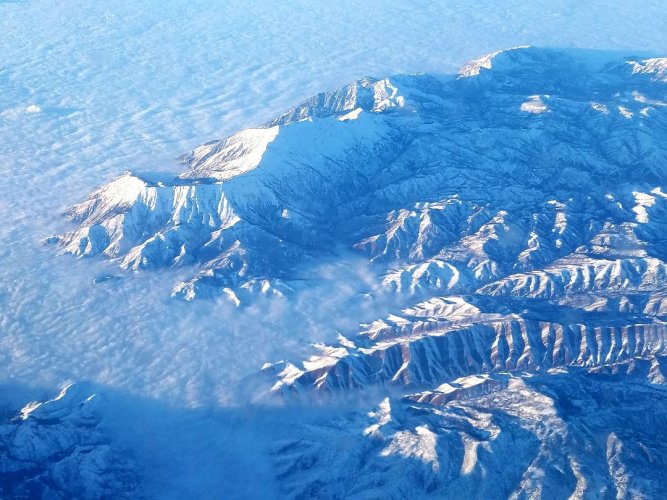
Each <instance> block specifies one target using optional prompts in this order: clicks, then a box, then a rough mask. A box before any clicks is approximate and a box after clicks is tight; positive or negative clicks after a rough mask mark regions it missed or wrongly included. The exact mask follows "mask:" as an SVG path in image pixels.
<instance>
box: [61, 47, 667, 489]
mask: <svg viewBox="0 0 667 500" xmlns="http://www.w3.org/2000/svg"><path fill="white" fill-rule="evenodd" d="M666 113H667V60H666V59H662V58H651V57H644V56H632V55H626V54H618V53H601V52H595V51H581V50H557V49H540V48H517V49H511V50H506V51H501V52H497V53H495V54H491V55H489V56H486V57H482V58H480V59H477V60H475V61H472V62H470V63H469V64H467V65H465V66H464V67H463V68H462V69H461V70H460V72H459V73H458V74H457V75H452V76H439V75H438V76H436V75H401V76H396V77H390V78H387V79H382V80H376V79H372V78H367V79H363V80H360V81H358V82H354V83H352V84H350V85H348V86H346V87H343V88H342V89H339V90H337V91H333V92H329V93H324V94H320V95H318V96H315V97H313V98H312V99H309V100H308V101H306V102H305V103H303V104H302V105H300V106H297V107H296V108H294V109H292V110H290V111H288V112H286V113H284V114H283V115H280V116H279V117H277V118H276V119H275V120H272V121H271V122H269V123H267V124H266V125H265V126H262V127H258V128H256V129H249V130H244V131H241V132H239V133H237V134H234V135H232V136H230V137H228V138H226V139H223V140H221V141H217V142H213V143H209V144H206V145H204V146H201V147H200V148H197V149H195V150H194V151H192V152H191V153H189V154H187V155H185V156H184V162H185V164H186V167H187V169H186V171H185V173H183V174H182V175H180V176H179V177H177V178H171V177H169V176H162V175H160V176H158V175H155V174H146V175H142V174H138V173H137V174H135V173H127V174H125V175H124V176H122V177H120V178H118V179H116V180H114V181H113V182H111V183H110V184H107V185H105V186H103V187H101V188H100V189H98V190H97V191H95V192H94V193H93V194H92V195H91V196H90V197H89V198H88V199H87V200H86V201H84V202H82V203H80V204H78V205H75V206H74V207H72V209H71V210H70V211H69V213H68V214H69V216H70V218H71V219H72V220H73V222H74V223H75V224H76V226H77V227H75V228H74V229H73V230H72V231H70V232H67V233H65V234H62V235H58V236H54V237H53V238H51V240H50V241H51V242H53V243H57V244H59V245H60V248H61V249H62V250H63V251H64V252H67V253H71V254H74V255H77V256H88V257H93V256H102V257H105V258H109V259H111V260H112V261H113V262H115V263H117V264H118V265H119V266H120V267H121V268H123V269H125V270H126V271H125V272H132V271H138V272H151V270H153V269H157V268H166V269H174V268H183V269H184V270H186V271H187V272H188V273H190V277H189V278H188V279H187V280H185V281H183V282H176V283H174V287H173V290H171V291H169V290H166V291H165V293H166V294H167V293H169V292H171V293H172V294H173V295H174V298H175V300H180V299H186V300H202V299H203V300H206V298H212V297H215V296H218V295H221V294H222V295H224V296H226V297H227V298H229V300H230V301H231V302H232V303H233V304H234V305H237V306H239V307H240V308H243V307H246V306H248V305H252V304H253V303H255V302H256V301H257V300H258V299H259V298H260V297H264V296H266V295H269V296H274V297H275V296H277V297H275V299H276V300H287V301H289V300H290V298H291V297H292V296H294V294H297V293H298V292H299V291H301V290H304V289H306V290H307V289H309V288H310V287H315V286H319V285H321V283H320V281H321V279H322V278H321V276H320V275H319V274H318V273H317V272H316V269H317V268H318V266H319V265H322V264H326V263H332V262H333V263H342V264H343V265H344V264H345V262H347V259H349V258H350V255H354V256H356V257H357V258H358V257H362V258H363V259H365V260H366V261H368V262H369V269H370V271H371V277H370V279H369V281H368V282H366V283H362V285H361V287H360V285H359V284H358V283H350V287H351V289H354V290H358V293H359V300H363V297H364V296H365V295H371V296H372V297H373V298H375V299H379V298H380V299H381V298H382V297H392V299H391V300H394V301H396V303H402V304H404V307H401V308H398V309H397V310H395V311H393V312H392V313H391V314H390V315H388V316H387V317H383V318H377V319H376V320H375V321H373V322H371V323H369V324H363V325H361V326H360V327H359V328H358V330H356V331H355V330H352V331H345V332H341V335H340V338H339V342H338V343H337V344H334V345H317V346H314V348H313V354H312V356H311V357H310V358H308V359H306V360H299V359H290V360H284V361H277V362H276V360H267V362H268V363H267V364H266V365H265V366H264V367H263V368H262V370H261V373H258V375H257V377H255V378H253V379H252V380H250V381H248V382H247V384H245V385H244V391H245V394H243V398H247V399H248V400H251V401H254V404H257V405H260V407H261V405H267V404H273V403H274V402H275V401H282V402H283V403H284V404H285V405H287V406H288V407H291V405H292V404H296V403H298V404H299V405H302V406H301V407H302V408H304V412H305V413H307V412H308V411H307V410H308V409H309V408H311V409H312V408H314V407H318V406H319V405H321V404H326V402H327V401H329V402H330V401H337V400H339V399H340V398H342V399H345V398H348V399H350V398H352V399H356V398H362V399H363V398H367V399H368V403H367V406H368V407H367V408H366V409H363V408H362V409H358V410H355V411H350V412H348V413H346V414H345V415H344V416H341V415H338V416H336V417H335V418H333V417H332V418H329V419H327V418H324V417H322V418H320V417H318V418H314V417H313V419H314V420H315V421H311V418H310V417H304V422H303V425H301V424H300V423H297V424H296V425H295V427H296V429H289V428H282V429H280V431H277V435H279V439H278V438H277V439H276V442H275V443H274V444H273V445H272V447H271V457H272V458H271V460H272V463H273V466H274V468H275V477H276V478H277V479H276V480H277V483H278V485H279V488H280V489H281V492H282V494H284V495H286V496H290V497H297V498H308V497H313V496H324V497H345V496H350V495H351V496H355V497H368V498H374V497H377V496H386V497H401V496H402V497H405V496H408V497H411V496H416V497H424V496H426V497H428V496H436V497H437V496H442V495H443V494H448V495H451V496H458V495H464V494H471V493H470V492H471V491H473V489H474V492H475V493H474V494H477V495H478V496H479V498H505V497H507V496H515V497H517V498H519V497H527V496H531V495H536V494H537V495H539V494H540V493H541V492H546V491H548V492H549V493H550V494H552V495H553V496H556V497H567V496H569V495H575V496H576V497H586V496H590V497H598V496H608V497H614V496H618V497H625V496H638V495H639V496H641V495H645V496H646V497H649V498H652V497H656V496H658V495H659V493H660V492H661V491H663V490H664V488H665V486H666V485H665V484H664V481H663V479H662V476H663V474H661V473H660V471H662V470H664V467H665V466H667V450H666V449H665V444H664V443H665V439H664V438H665V436H663V435H662V434H663V433H662V431H661V430H660V429H662V428H664V424H665V423H666V417H667V412H666V411H665V404H664V403H665V400H664V398H665V394H666V393H665V386H664V381H665V375H666V374H667V372H666V371H665V370H666V369H667V365H665V359H667V358H665V355H666V354H667V352H666V349H667V345H666V344H665V342H666V340H667V339H666V335H667V328H666V327H665V323H664V320H665V316H667V280H666V277H667V276H666V275H667V268H666V265H665V255H666V254H667V253H666V251H667V247H666V245H667V240H666V239H665V236H664V235H665V234H667V232H666V229H667V182H666V180H667V179H666V178H667V167H666V165H667V146H666V144H667V141H666V139H667V114H666ZM120 273H121V274H120V275H123V274H122V273H123V271H121V272H120ZM330 279H331V280H332V281H336V279H338V280H339V281H340V280H345V279H354V278H353V277H351V276H344V275H341V276H339V277H334V278H330ZM102 286H104V285H102ZM364 287H366V289H364ZM325 289H326V288H325ZM397 296H398V298H396V297H397ZM258 368H259V367H258ZM361 406H362V407H363V405H361ZM332 442H335V443H342V444H341V445H340V446H341V448H340V449H338V448H335V449H333V450H332V449H331V447H330V446H328V443H332ZM341 456H343V457H345V459H344V460H341V458H340V457H341ZM342 478H353V479H354V480H348V481H342Z"/></svg>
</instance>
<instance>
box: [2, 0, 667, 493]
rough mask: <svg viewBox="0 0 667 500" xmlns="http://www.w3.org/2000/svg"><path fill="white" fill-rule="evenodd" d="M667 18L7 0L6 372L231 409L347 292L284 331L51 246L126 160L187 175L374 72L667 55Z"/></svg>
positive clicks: (480, 8) (583, 11) (457, 5)
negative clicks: (545, 52)
mask: <svg viewBox="0 0 667 500" xmlns="http://www.w3.org/2000/svg"><path fill="white" fill-rule="evenodd" d="M666 25H667V11H666V10H665V9H664V3H663V2H661V1H646V2H622V1H612V2H609V1H607V2H591V3H590V4H589V5H588V6H587V7H585V8H584V7H581V6H580V3H579V2H573V1H566V0H562V1H536V2H519V1H485V2H481V3H480V2H475V3H471V2H467V1H463V0H460V1H452V2H446V3H445V2H433V3H424V2H416V1H412V2H410V1H404V2H398V1H396V2H394V1H391V2H382V3H368V2H364V1H356V2H353V1H341V2H326V3H325V2H321V3H318V4H315V3H313V2H305V1H304V2H297V1H291V2H280V3H277V2H268V1H256V2H240V1H235V2H224V3H223V2H220V3H213V2H206V1H189V2H185V1H182V2H175V1H161V2H139V1H123V2H119V1H107V2H97V3H92V2H85V1H78V2H76V1H64V2H48V1H45V0H42V1H25V2H0V91H1V92H0V181H1V185H2V188H3V196H2V197H0V218H1V219H2V223H1V224H0V242H1V243H2V244H1V245H0V366H2V374H1V375H0V377H2V382H5V383H8V384H9V385H8V386H7V387H13V386H12V384H20V386H21V387H24V386H25V385H28V386H38V387H56V386H59V385H62V384H64V383H66V382H67V381H70V380H88V381H91V382H93V383H96V384H104V385H108V386H112V387H114V388H115V389H117V390H118V391H120V392H121V393H126V394H132V395H137V396H142V397H147V398H155V399H157V400H158V401H159V402H160V403H164V404H170V405H172V406H173V405H175V406H177V407H178V406H181V407H185V406H198V405H199V406H217V405H219V404H228V403H229V401H230V396H231V395H233V387H234V383H235V381H236V380H238V379H239V378H240V377H241V376H243V375H245V374H247V373H250V372H253V371H255V370H256V368H257V367H258V366H260V364H261V363H262V362H263V361H265V360H267V359H280V358H281V357H282V355H283V354H284V353H287V352H290V353H291V354H292V355H295V353H297V352H298V350H299V349H303V348H304V347H307V344H308V342H312V341H319V340H323V339H324V337H326V336H327V335H333V332H332V331H330V330H327V329H320V328H317V324H315V325H313V324H310V322H308V321H307V320H306V318H310V321H315V322H317V321H319V320H322V319H324V318H326V319H327V320H329V316H328V314H329V313H330V312H331V311H335V310H336V309H335V303H332V304H331V305H330V306H328V307H327V309H328V310H325V311H321V312H319V313H318V314H313V311H312V310H309V309H307V308H306V309H305V310H304V309H302V311H301V316H303V318H304V319H303V320H302V323H303V325H304V327H303V328H299V329H298V333H296V334H295V333H294V332H293V331H291V332H290V333H289V335H280V333H281V330H282V329H283V328H282V327H281V325H284V324H285V322H286V321H287V320H286V319H285V318H286V317H290V315H291V312H292V311H291V310H290V309H288V310H282V309H278V310H272V311H271V313H270V314H255V315H253V314H250V315H249V316H248V317H249V318H250V319H249V320H248V321H246V322H245V323H237V326H234V327H232V326H231V325H230V322H229V315H228V309H227V308H225V307H224V306H223V305H221V304H219V303H216V302H204V303H201V304H196V305H193V304H184V303H180V302H175V301H172V300H170V299H169V297H168V295H167V294H165V293H164V290H168V289H169V288H170V285H171V284H172V283H173V282H174V276H173V274H170V276H169V277H167V278H165V277H164V276H163V275H161V274H160V273H154V274H150V275H149V274H143V275H141V276H136V277H132V279H121V280H107V281H105V282H103V283H99V284H97V285H94V284H93V281H94V280H95V279H96V278H97V277H99V276H104V275H108V274H110V273H113V272H115V270H114V269H113V268H111V267H109V266H108V265H106V264H104V263H101V262H91V261H85V262H84V261H77V260H74V259H70V258H63V257H58V256H56V255H55V254H54V252H52V251H51V250H50V249H44V248H43V247H42V246H41V240H42V239H43V238H45V237H46V236H48V235H50V234H53V233H56V232H60V231H61V230H63V229H65V227H66V225H65V224H66V223H65V222H64V221H63V218H62V217H61V213H62V211H63V210H64V209H65V207H67V206H69V205H71V204H72V203H73V202H76V201H80V198H81V194H82V193H88V192H90V191H92V190H93V189H94V188H95V187H96V186H97V185H100V184H101V183H103V182H104V181H108V180H111V179H112V178H114V177H116V176H117V175H118V174H120V173H121V172H122V171H124V170H125V169H129V168H131V169H133V170H136V169H142V170H146V171H150V170H156V171H158V170H159V171H164V170H165V169H172V170H173V171H176V170H177V169H178V166H177V165H176V164H175V162H174V160H173V158H175V157H176V156H177V155H179V154H181V153H182V152H184V151H186V150H188V149H190V148H192V147H194V146H196V145H198V144H200V143H203V142H206V141H208V140H211V139H215V138H219V137H222V136H224V135H226V134H228V133H230V132H232V131H234V130H237V129H239V128H241V127H245V126H251V125H256V124H259V123H262V122H264V121H266V120H267V119H269V118H271V117H273V116H275V115H276V114H277V113H278V112H280V111H282V110H284V109H286V108H288V107H289V106H290V105H292V104H295V103H297V102H299V101H301V100H302V99H303V98H305V97H307V96H309V95H312V94H314V93H316V92H318V91H321V90H324V89H330V88H334V87H337V86H339V85H341V84H343V83H346V82H348V81H351V80H353V79H355V78H358V77H361V76H364V75H377V76H384V75H389V74H395V73H409V72H422V71H423V72H436V73H446V72H451V71H454V70H455V69H456V68H457V67H458V66H459V65H460V64H462V63H463V62H465V61H466V60H468V59H470V58H472V57H475V56H478V55H480V54H483V53H486V52H489V51H493V50H497V49H499V48H503V47H510V46H516V45H523V44H533V45H551V46H571V47H586V48H599V49H622V50H624V51H626V52H628V53H630V52H632V51H633V50H638V51H641V52H646V51H655V52H656V53H663V54H664V53H665V52H667V31H665V30H664V26H666ZM358 272H360V273H362V272H363V269H360V270H359V271H358ZM165 279H166V281H167V283H166V284H165V283H160V282H161V281H163V280H165ZM98 281H99V280H98ZM302 307H303V304H302ZM318 309H319V308H318ZM336 321H342V320H340V319H339V320H336V319H335V318H334V321H333V322H330V323H329V326H331V325H333V324H335V323H336ZM239 325H241V326H239ZM274 325H277V326H274ZM295 357H298V356H295ZM7 390H8V391H9V390H10V389H7ZM3 399H12V398H11V397H10V396H7V397H6V398H3ZM201 429H202V433H203V434H206V433H208V432H209V426H206V425H202V426H201ZM195 434H196V433H195ZM192 439H193V440H196V437H193V438H192ZM184 446H185V445H184ZM145 448H146V449H152V445H146V447H145ZM144 455H146V456H148V454H147V453H146V452H145V451H144ZM168 478H169V475H168V474H165V476H164V477H163V479H165V480H167V479H168ZM193 488H194V489H193V490H191V491H194V492H197V490H196V487H195V486H193Z"/></svg>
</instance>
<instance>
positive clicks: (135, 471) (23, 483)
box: [0, 385, 143, 499]
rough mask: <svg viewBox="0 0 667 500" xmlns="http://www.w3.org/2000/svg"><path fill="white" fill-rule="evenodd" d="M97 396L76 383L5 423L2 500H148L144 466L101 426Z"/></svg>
mask: <svg viewBox="0 0 667 500" xmlns="http://www.w3.org/2000/svg"><path fill="white" fill-rule="evenodd" d="M96 398H97V396H96V395H95V394H94V393H91V392H90V391H87V390H86V387H85V386H81V385H72V386H69V387H67V388H65V389H63V391H62V392H61V393H60V395H59V396H58V397H56V398H55V399H53V400H50V401H46V402H42V403H38V402H35V403H30V404H29V405H27V406H26V407H25V408H23V409H22V410H21V411H20V413H19V414H18V415H17V416H15V417H14V418H12V419H11V420H9V421H7V422H3V423H2V424H0V497H2V498H44V499H47V498H49V499H51V498H53V499H68V498H82V499H83V498H91V499H92V498H128V499H130V498H143V493H142V489H141V483H140V480H139V467H138V465H137V464H135V463H134V462H133V461H132V460H131V458H129V455H128V452H127V450H123V449H121V448H119V447H117V446H115V445H113V444H110V442H109V438H108V437H107V436H106V435H105V433H104V431H102V430H101V429H100V428H99V420H100V417H99V415H98V411H97V405H96V402H97V399H96Z"/></svg>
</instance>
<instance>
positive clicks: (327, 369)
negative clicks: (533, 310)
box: [265, 318, 667, 394]
mask: <svg viewBox="0 0 667 500" xmlns="http://www.w3.org/2000/svg"><path fill="white" fill-rule="evenodd" d="M421 326H422V325H419V327H418V328H417V330H418V331H417V332H413V333H412V334H411V335H407V334H406V332H402V334H397V336H396V337H395V338H393V339H390V340H381V341H378V342H376V343H374V344H371V345H370V346H368V347H352V346H351V345H349V344H348V345H347V346H342V347H337V348H333V347H324V346H322V347H321V348H320V349H321V350H322V355H321V356H313V357H311V358H310V359H309V360H308V361H307V362H305V363H304V368H303V369H301V368H298V367H296V366H294V365H291V364H287V365H280V364H277V365H270V366H267V367H266V368H265V371H268V370H271V371H273V372H274V373H276V375H277V378H278V381H277V382H276V384H275V385H274V387H273V389H272V391H274V392H280V393H285V394H289V392H290V390H291V389H295V390H299V391H300V390H311V389H314V390H323V391H339V390H347V389H356V388H361V387H366V386H370V385H375V384H380V385H383V384H390V385H399V386H417V387H423V386H428V385H432V384H435V383H443V382H445V381H447V380H452V379H454V378H457V377H462V376H466V375H474V374H479V373H486V372H495V371H508V370H509V371H515V370H516V371H535V370H545V369H548V368H553V367H559V366H581V367H586V368H591V367H596V366H606V365H614V364H616V363H619V362H622V361H625V360H628V359H631V358H650V357H655V356H662V355H665V354H667V325H665V324H663V323H648V324H631V325H624V326H595V325H589V324H561V323H553V322H544V321H535V320H526V319H522V318H511V319H510V318H508V319H505V320H502V321H490V322H488V323H486V322H478V323H476V324H474V325H470V326H464V327H456V326H453V327H449V328H438V327H437V325H434V326H430V325H429V328H428V329H423V328H420V327H421ZM431 328H432V329H431Z"/></svg>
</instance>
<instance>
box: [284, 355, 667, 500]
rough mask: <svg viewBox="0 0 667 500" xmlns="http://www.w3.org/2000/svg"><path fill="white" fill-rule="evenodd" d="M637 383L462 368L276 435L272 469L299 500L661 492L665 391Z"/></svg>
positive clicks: (576, 372) (622, 378)
mask: <svg viewBox="0 0 667 500" xmlns="http://www.w3.org/2000/svg"><path fill="white" fill-rule="evenodd" d="M662 362H663V363H664V361H662ZM642 369H645V367H638V368H636V371H638V372H641V371H642ZM644 374H645V373H644ZM637 381H638V382H636V383H633V384H628V383H627V375H619V374H616V375H608V374H600V373H587V372H585V371H584V370H582V369H568V370H553V371H550V372H549V373H547V372H542V373H540V374H538V375H528V374H516V375H509V374H506V373H500V374H496V375H493V376H488V375H484V376H470V377H464V378H461V379H457V380H455V381H452V382H451V383H448V384H443V385H441V386H438V387H436V388H435V389H432V390H428V391H424V392H419V393H410V394H407V395H405V396H404V397H402V398H401V397H399V398H386V399H384V400H383V401H381V402H380V403H379V404H378V405H377V407H376V408H374V409H373V410H372V411H370V412H369V413H368V414H366V415H364V414H363V413H352V414H350V415H348V416H346V417H345V418H339V419H337V420H332V421H329V422H326V423H319V424H315V425H313V424H310V425H305V426H301V427H299V429H298V431H297V432H295V434H296V435H297V436H298V438H289V437H287V438H284V439H281V440H279V441H277V442H276V444H275V446H274V448H273V458H274V462H275V467H276V471H277V475H278V477H279V478H280V484H281V487H282V489H283V493H284V495H285V496H286V497H288V498H299V499H305V498H316V497H317V498H322V497H325V498H350V497H351V498H392V499H400V498H479V499H505V498H513V499H519V498H661V497H662V496H663V494H664V491H665V487H667V482H666V479H665V475H664V470H665V467H667V447H666V446H665V438H667V435H666V434H665V428H666V427H665V424H667V411H666V409H667V400H666V399H665V398H666V397H667V392H665V386H663V385H659V386H655V385H646V384H643V383H641V382H639V381H640V379H639V378H638V379H637Z"/></svg>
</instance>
